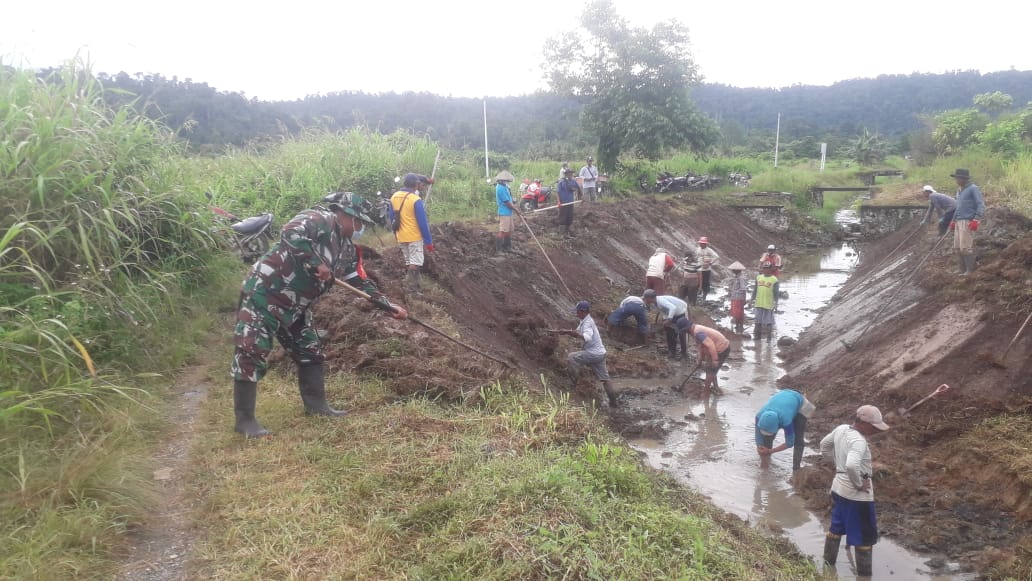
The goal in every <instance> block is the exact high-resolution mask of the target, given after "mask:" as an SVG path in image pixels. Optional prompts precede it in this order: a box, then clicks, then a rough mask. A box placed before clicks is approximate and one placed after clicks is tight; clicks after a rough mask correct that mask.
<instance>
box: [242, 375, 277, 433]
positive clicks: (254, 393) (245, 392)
mask: <svg viewBox="0 0 1032 581" xmlns="http://www.w3.org/2000/svg"><path fill="white" fill-rule="evenodd" d="M257 400H258V384H257V383H255V382H253V381H240V380H239V379H238V380H236V381H234V382H233V412H234V413H235V414H236V426H234V428H233V429H234V430H235V431H237V432H240V433H241V434H243V435H244V437H246V438H248V439H250V438H264V437H265V436H268V435H271V434H272V432H270V431H269V430H266V429H265V428H263V427H262V425H261V424H259V423H258V420H256V419H255V417H254V406H255V402H256V401H257Z"/></svg>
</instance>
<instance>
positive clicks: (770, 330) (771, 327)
mask: <svg viewBox="0 0 1032 581" xmlns="http://www.w3.org/2000/svg"><path fill="white" fill-rule="evenodd" d="M773 338H774V325H767V342H770V340H771V339H773Z"/></svg>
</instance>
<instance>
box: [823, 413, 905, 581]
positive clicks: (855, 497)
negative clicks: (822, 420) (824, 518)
mask: <svg viewBox="0 0 1032 581" xmlns="http://www.w3.org/2000/svg"><path fill="white" fill-rule="evenodd" d="M888 429H889V426H888V424H886V423H885V422H884V421H883V420H882V414H881V411H880V410H879V409H878V408H876V407H874V406H873V405H864V406H860V407H859V408H858V409H857V410H856V419H855V420H854V421H853V423H852V424H842V425H841V426H839V427H837V428H835V429H834V430H832V432H831V433H830V434H828V435H827V436H824V439H823V440H821V454H822V455H824V456H825V457H827V456H828V455H829V454H834V458H835V478H834V480H832V481H831V498H832V501H833V503H834V505H833V506H832V509H831V526H829V527H828V535H827V537H826V538H825V540H824V562H826V563H827V564H828V565H834V564H835V561H836V559H837V558H838V552H839V545H840V544H841V542H842V536H843V535H845V536H846V544H847V545H849V546H851V547H854V548H855V549H856V572H857V574H858V575H862V576H869V575H871V569H872V568H873V563H872V561H873V559H872V549H873V546H874V544H875V543H877V542H878V523H877V518H876V515H875V510H874V483H873V482H872V481H871V472H872V469H871V448H870V447H869V446H868V445H867V438H868V437H870V436H873V435H875V434H880V433H881V432H884V431H885V430H888Z"/></svg>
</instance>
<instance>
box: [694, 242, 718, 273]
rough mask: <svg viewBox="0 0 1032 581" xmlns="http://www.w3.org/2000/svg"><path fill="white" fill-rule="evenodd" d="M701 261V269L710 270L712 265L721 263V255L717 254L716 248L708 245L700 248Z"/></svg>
mask: <svg viewBox="0 0 1032 581" xmlns="http://www.w3.org/2000/svg"><path fill="white" fill-rule="evenodd" d="M698 255H699V262H701V263H702V268H700V270H709V269H710V267H712V266H716V265H717V264H720V257H719V256H717V253H716V251H715V250H713V249H712V248H710V247H709V246H707V247H706V248H699V252H698Z"/></svg>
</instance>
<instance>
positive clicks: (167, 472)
mask: <svg viewBox="0 0 1032 581" xmlns="http://www.w3.org/2000/svg"><path fill="white" fill-rule="evenodd" d="M218 338H219V335H218V334H213V335H212V336H211V337H209V339H208V341H207V345H205V348H204V349H203V350H202V351H201V353H202V357H203V356H204V354H206V353H211V352H212V351H213V350H214V348H215V347H216V345H215V343H216V341H217V340H218ZM214 365H215V362H212V361H210V360H202V361H201V362H199V364H197V365H193V366H190V367H187V368H186V369H184V370H183V371H182V372H180V373H179V375H178V376H177V378H176V381H175V384H174V385H173V386H172V399H171V401H170V402H169V404H168V409H169V417H168V427H167V428H166V432H165V433H164V434H163V435H162V438H161V442H160V443H159V445H158V446H157V447H156V448H155V450H154V454H153V455H152V457H151V461H152V465H153V466H154V481H155V486H156V487H157V488H158V490H159V494H158V496H157V499H158V500H157V504H156V505H155V506H154V507H153V510H152V513H151V518H150V519H149V520H148V521H147V522H145V523H144V524H143V526H141V527H140V528H139V529H137V530H136V531H134V532H133V533H132V534H131V536H130V537H129V541H128V547H127V554H126V556H125V560H124V564H123V566H122V569H121V571H120V572H119V574H118V575H117V578H118V579H124V580H133V581H173V580H181V579H188V578H189V575H188V572H189V562H188V559H187V557H188V555H189V553H190V550H191V546H192V544H193V531H192V520H191V518H190V513H191V511H192V508H193V507H192V505H191V504H190V501H189V495H188V494H187V480H186V479H187V475H188V473H189V469H188V466H189V464H190V451H191V449H192V448H193V443H194V434H195V433H196V431H195V430H194V425H195V424H196V422H197V417H198V415H199V414H200V411H201V406H202V405H203V404H204V402H205V400H206V399H207V398H208V392H209V390H210V389H211V388H212V383H211V379H210V378H211V374H212V371H213V366H214Z"/></svg>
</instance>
